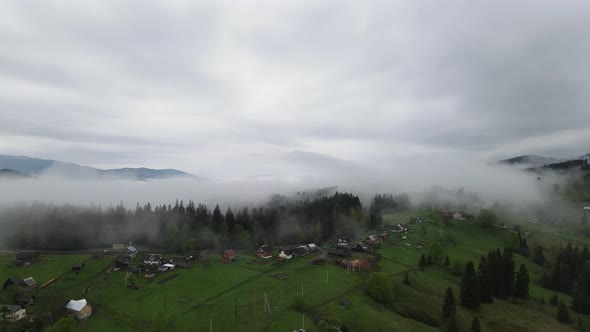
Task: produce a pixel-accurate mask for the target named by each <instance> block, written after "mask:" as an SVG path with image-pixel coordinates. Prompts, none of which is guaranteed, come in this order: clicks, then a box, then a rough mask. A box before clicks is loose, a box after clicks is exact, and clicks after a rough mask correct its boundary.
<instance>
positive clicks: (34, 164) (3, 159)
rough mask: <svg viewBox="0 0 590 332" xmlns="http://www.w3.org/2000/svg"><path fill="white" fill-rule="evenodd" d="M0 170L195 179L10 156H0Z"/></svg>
mask: <svg viewBox="0 0 590 332" xmlns="http://www.w3.org/2000/svg"><path fill="white" fill-rule="evenodd" d="M0 169H4V170H6V171H5V172H4V173H7V174H8V173H10V172H15V174H17V173H20V174H22V175H24V176H25V177H27V176H29V177H30V176H42V175H52V176H60V177H64V178H73V179H91V178H122V179H134V180H148V179H163V178H176V177H190V178H196V177H194V176H193V175H191V174H189V173H186V172H183V171H179V170H176V169H151V168H144V167H141V168H115V169H106V170H103V169H98V168H94V167H90V166H82V165H78V164H74V163H69V162H63V161H57V160H50V159H39V158H31V157H26V156H10V155H0ZM17 177H18V175H17Z"/></svg>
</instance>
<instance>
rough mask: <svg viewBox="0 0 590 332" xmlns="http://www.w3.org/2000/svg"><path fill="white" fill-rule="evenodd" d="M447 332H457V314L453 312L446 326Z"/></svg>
mask: <svg viewBox="0 0 590 332" xmlns="http://www.w3.org/2000/svg"><path fill="white" fill-rule="evenodd" d="M447 332H459V324H458V323H457V313H456V312H453V314H452V315H451V317H450V318H449V323H448V324H447Z"/></svg>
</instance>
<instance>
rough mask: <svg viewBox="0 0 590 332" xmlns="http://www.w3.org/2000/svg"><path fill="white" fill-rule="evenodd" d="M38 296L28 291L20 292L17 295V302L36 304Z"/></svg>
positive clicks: (19, 303)
mask: <svg viewBox="0 0 590 332" xmlns="http://www.w3.org/2000/svg"><path fill="white" fill-rule="evenodd" d="M35 299H36V297H35V296H34V295H31V294H28V293H19V294H17V295H16V304H18V305H21V306H27V305H31V304H35Z"/></svg>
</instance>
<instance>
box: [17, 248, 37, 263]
mask: <svg viewBox="0 0 590 332" xmlns="http://www.w3.org/2000/svg"><path fill="white" fill-rule="evenodd" d="M38 257H39V252H37V251H19V252H17V253H16V260H17V261H26V262H30V261H33V260H35V259H36V258H38Z"/></svg>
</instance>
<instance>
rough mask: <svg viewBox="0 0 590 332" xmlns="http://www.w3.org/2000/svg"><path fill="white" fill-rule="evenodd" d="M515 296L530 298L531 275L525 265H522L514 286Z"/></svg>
mask: <svg viewBox="0 0 590 332" xmlns="http://www.w3.org/2000/svg"><path fill="white" fill-rule="evenodd" d="M514 295H516V296H517V297H520V298H522V299H526V298H528V297H529V273H528V271H527V268H526V266H525V265H524V264H520V269H519V270H518V273H517V275H516V282H515V284H514Z"/></svg>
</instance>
